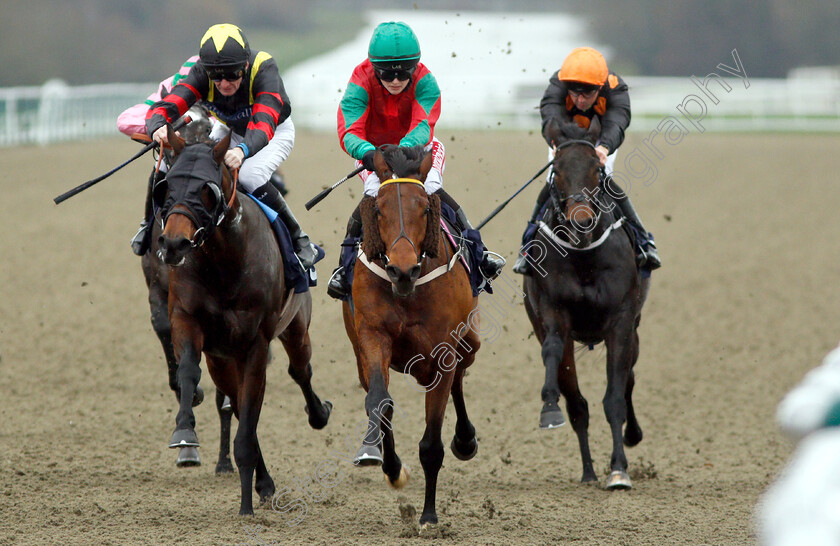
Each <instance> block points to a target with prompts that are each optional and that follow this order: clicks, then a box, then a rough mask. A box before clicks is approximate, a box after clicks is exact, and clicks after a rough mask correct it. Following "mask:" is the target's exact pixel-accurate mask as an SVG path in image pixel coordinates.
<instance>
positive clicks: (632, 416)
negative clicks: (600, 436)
mask: <svg viewBox="0 0 840 546" xmlns="http://www.w3.org/2000/svg"><path fill="white" fill-rule="evenodd" d="M638 358H639V334H638V332H636V331H634V332H633V363H632V365H631V367H630V373H629V374H628V376H627V389H626V390H625V391H624V400H625V401H626V402H627V425H626V426H625V427H624V445H626V446H627V447H633V446H635V445H638V443H639V442H641V441H642V436H643V435H642V428H641V427H640V426H639V421H638V420H637V419H636V412H635V410H634V409H633V387H634V386H635V384H636V375H635V374H634V373H633V366H635V365H636V361H637V360H638Z"/></svg>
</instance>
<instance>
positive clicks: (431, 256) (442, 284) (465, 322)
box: [343, 145, 480, 527]
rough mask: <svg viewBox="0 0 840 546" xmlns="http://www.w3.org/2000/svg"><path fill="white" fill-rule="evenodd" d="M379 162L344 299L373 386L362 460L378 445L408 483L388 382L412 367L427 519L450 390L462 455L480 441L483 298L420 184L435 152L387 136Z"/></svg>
mask: <svg viewBox="0 0 840 546" xmlns="http://www.w3.org/2000/svg"><path fill="white" fill-rule="evenodd" d="M374 163H375V165H376V174H377V176H378V177H379V179H380V180H383V181H384V182H383V183H382V185H381V186H380V188H379V193H378V195H377V196H376V198H373V197H365V198H364V199H363V200H362V203H361V213H362V225H363V233H364V241H363V243H362V250H363V251H364V256H361V255H360V257H359V262H360V263H359V264H358V265H357V267H356V270H355V278H354V279H353V292H352V294H353V297H352V305H351V303H349V302H345V303H344V308H343V312H344V325H345V328H346V330H347V335H348V336H349V337H350V341H351V343H352V344H353V350H354V351H355V354H356V364H357V368H358V372H359V380H360V381H361V384H362V386H363V387H364V389H365V391H367V396H366V397H365V411H366V412H367V414H368V431H367V435H366V437H365V440H364V443H363V446H362V449H361V450H360V455H364V456H365V457H358V456H357V461H361V462H363V463H364V462H365V461H366V460H371V459H375V458H376V457H377V456H378V454H379V446H381V448H382V449H381V453H382V456H381V459H380V460H381V462H382V470H383V472H384V473H385V475H386V478H387V481H388V483H389V484H390V485H391V486H392V487H395V488H399V487H402V486H404V485H405V484H406V483H407V481H408V473H407V471H406V468H405V467H404V466H403V465H402V463H401V461H400V458H399V457H398V456H397V453H396V451H395V447H394V434H393V430H392V426H391V423H392V419H393V414H394V407H395V403H394V401H393V399H392V398H391V395H390V394H389V393H388V384H389V377H390V375H389V373H390V370H395V371H397V372H400V373H405V374H410V375H411V376H412V377H414V379H416V380H417V382H418V383H419V384H420V385H421V386H422V390H423V391H425V397H426V430H425V433H424V434H423V438H422V439H421V440H420V462H421V464H422V466H423V471H424V472H425V476H426V497H425V503H424V505H423V513H422V515H421V516H420V525H421V527H425V526H427V525H428V524H435V523H437V521H438V518H437V513H436V511H435V493H436V489H437V477H438V472H439V471H440V468H441V465H442V463H443V455H444V448H443V442H442V440H441V428H442V426H443V416H444V412H445V410H446V403H447V401H448V399H449V395H450V393H451V395H452V401H453V404H454V406H455V412H456V414H457V422H456V425H455V435H454V438H453V440H452V443H451V444H450V448H451V450H452V452H453V453H454V454H455V456H456V457H457V458H458V459H461V460H469V459H471V458H472V457H474V456H475V454H476V451H477V450H478V443H477V442H476V439H475V429H474V428H473V425H472V424H471V423H470V420H469V418H468V416H467V410H466V406H465V404H464V393H463V379H464V372H465V371H466V369H467V368H468V367H469V366H470V365H471V364H472V363H473V360H475V354H476V351H478V348H479V346H480V340H479V336H478V334H477V332H476V331H477V327H476V328H471V327H470V325H477V324H478V320H479V316H478V307H477V305H478V298H477V297H473V295H472V289H471V288H470V283H469V279H468V277H467V271H466V269H465V268H464V267H463V266H462V265H460V264H458V263H457V258H455V257H454V254H455V250H454V249H453V247H452V246H451V245H450V244H449V243H448V242H447V241H446V240H445V238H444V237H441V230H440V200H439V197H438V196H437V195H427V194H426V190H425V188H424V187H423V180H425V178H426V175H427V174H428V172H429V169H430V168H431V166H432V156H431V154H425V153H424V152H423V149H422V147H418V148H398V147H396V146H388V145H386V146H383V147H382V148H380V149H379V150H377V152H376V155H375V161H374ZM394 176H397V177H399V178H396V179H394ZM363 264H365V265H363ZM371 452H373V453H375V455H372V456H371V455H370V454H371Z"/></svg>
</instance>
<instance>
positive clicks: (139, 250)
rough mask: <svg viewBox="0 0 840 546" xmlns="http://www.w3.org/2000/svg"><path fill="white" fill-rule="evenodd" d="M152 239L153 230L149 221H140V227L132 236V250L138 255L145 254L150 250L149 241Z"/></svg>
mask: <svg viewBox="0 0 840 546" xmlns="http://www.w3.org/2000/svg"><path fill="white" fill-rule="evenodd" d="M150 239H151V232H150V229H149V222H147V221H145V220H143V221H142V222H140V229H138V230H137V233H136V234H135V235H134V237H132V238H131V251H132V252H134V254H136V255H137V256H142V255H144V254H145V253H146V252H147V251H148V250H149V243H150Z"/></svg>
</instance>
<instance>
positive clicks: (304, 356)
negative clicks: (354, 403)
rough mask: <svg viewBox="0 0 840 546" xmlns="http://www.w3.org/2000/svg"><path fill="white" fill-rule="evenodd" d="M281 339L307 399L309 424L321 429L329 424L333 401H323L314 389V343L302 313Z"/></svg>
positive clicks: (294, 373) (294, 375)
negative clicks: (312, 381)
mask: <svg viewBox="0 0 840 546" xmlns="http://www.w3.org/2000/svg"><path fill="white" fill-rule="evenodd" d="M280 341H281V342H282V343H283V348H284V349H286V354H287V355H289V375H290V376H292V379H294V381H295V383H297V384H298V386H299V387H300V390H301V392H303V398H304V399H305V400H306V407H305V410H306V413H307V414H308V415H309V426H311V427H312V428H314V429H316V430H320V429H322V428H324V427H325V426H327V421H329V418H330V411H332V402H330V401H329V400H326V401H324V402H321V399H320V398H318V395H316V394H315V392H314V391H313V390H312V385H311V382H310V381H311V379H312V365H311V363H310V359H311V358H312V344H311V342H310V340H309V328H308V326H307V323H306V320H305V319H304V317H303V315H302V313H300V312H299V313H298V314H297V315H296V316H295V318H294V319H293V320H292V322H291V323H290V324H289V326H288V327H287V328H286V329H285V330H284V331H283V333H282V334H281V335H280Z"/></svg>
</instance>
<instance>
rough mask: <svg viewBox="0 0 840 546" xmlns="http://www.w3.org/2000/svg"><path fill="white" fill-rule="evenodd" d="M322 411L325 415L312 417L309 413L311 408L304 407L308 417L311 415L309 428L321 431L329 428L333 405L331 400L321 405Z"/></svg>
mask: <svg viewBox="0 0 840 546" xmlns="http://www.w3.org/2000/svg"><path fill="white" fill-rule="evenodd" d="M321 409H322V410H323V414H320V415H319V414H316V415H314V416H313V415H312V414H310V413H309V406H303V411H304V412H305V413H306V415H309V426H310V427H312V428H314V429H315V430H321V429H322V428H324V427H325V426H327V422H328V421H329V420H330V414H331V413H332V409H333V405H332V402H330V401H329V400H324V401H323V402H322V403H321Z"/></svg>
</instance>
